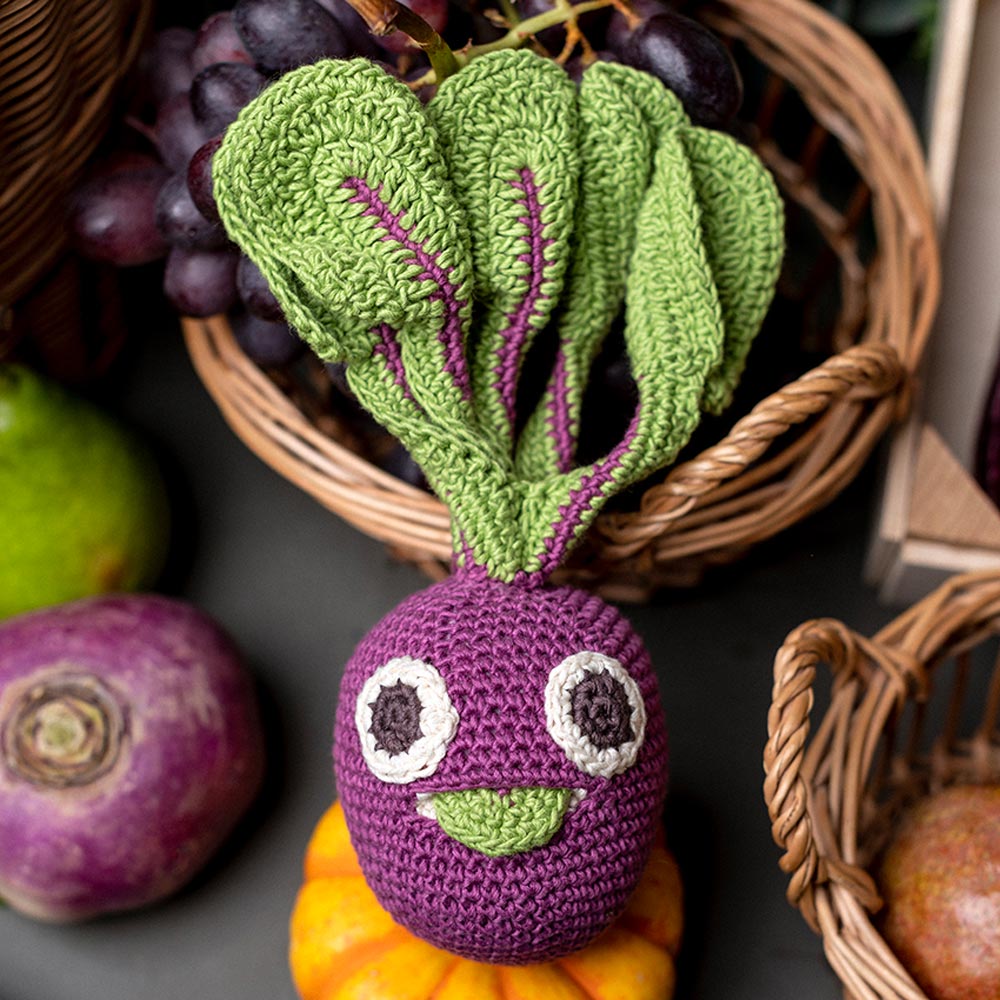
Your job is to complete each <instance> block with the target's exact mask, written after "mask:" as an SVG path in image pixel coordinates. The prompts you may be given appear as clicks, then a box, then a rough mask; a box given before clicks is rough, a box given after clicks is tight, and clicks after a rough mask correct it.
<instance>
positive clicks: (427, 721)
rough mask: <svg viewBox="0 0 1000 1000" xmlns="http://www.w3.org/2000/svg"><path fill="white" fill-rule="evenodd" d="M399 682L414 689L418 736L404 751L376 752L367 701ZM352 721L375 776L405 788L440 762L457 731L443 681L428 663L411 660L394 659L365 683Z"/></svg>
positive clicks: (372, 715) (432, 769) (407, 657)
mask: <svg viewBox="0 0 1000 1000" xmlns="http://www.w3.org/2000/svg"><path fill="white" fill-rule="evenodd" d="M400 681H402V683H403V684H407V685H409V686H410V687H413V688H416V691H417V697H418V698H419V699H420V732H421V734H422V735H421V736H420V737H419V738H418V739H417V740H415V741H414V742H413V743H412V744H411V745H410V747H409V749H407V750H404V751H402V752H401V753H397V754H390V753H389V751H388V750H386V749H384V748H378V749H376V743H377V742H378V740H377V739H376V738H375V736H374V734H373V733H372V732H371V728H372V720H373V718H374V713H373V711H372V707H371V706H372V703H373V702H375V700H376V699H377V698H378V696H379V693H380V692H381V690H382V688H383V687H392V686H393V685H395V684H397V683H399V682H400ZM354 721H355V724H356V725H357V727H358V735H359V736H360V737H361V754H362V756H363V757H364V758H365V763H366V764H367V765H368V768H369V770H370V771H371V772H372V774H374V775H375V777H376V778H380V779H381V780H382V781H386V782H389V783H391V784H394V785H405V784H408V783H409V782H411V781H416V780H417V779H418V778H428V777H430V776H431V775H432V774H433V773H434V772H435V771H436V770H437V766H438V764H440V763H441V760H442V759H443V758H444V755H445V752H446V751H447V749H448V744H449V743H451V741H452V738H453V737H454V735H455V730H456V729H457V728H458V712H456V711H455V707H454V705H452V703H451V698H449V697H448V689H447V687H445V683H444V678H443V677H442V676H441V675H440V674H439V673H438V672H437V670H436V669H435V668H434V667H432V666H431V665H430V664H429V663H425V662H424V661H423V660H417V659H414V658H413V657H412V656H398V657H396V658H395V659H392V660H389V662H388V663H385V664H383V665H382V666H381V667H379V668H378V670H376V671H375V673H373V674H372V675H371V677H369V678H368V680H366V681H365V683H364V685H363V687H362V688H361V693H360V694H359V695H358V700H357V704H356V706H355V711H354Z"/></svg>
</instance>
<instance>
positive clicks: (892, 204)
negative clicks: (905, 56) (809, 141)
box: [183, 0, 939, 598]
mask: <svg viewBox="0 0 1000 1000" xmlns="http://www.w3.org/2000/svg"><path fill="white" fill-rule="evenodd" d="M705 16H706V20H709V21H710V22H711V23H712V25H713V26H714V27H715V28H717V29H718V30H719V31H720V32H721V33H722V34H724V35H726V36H729V37H731V38H733V39H738V40H739V41H740V42H742V43H743V44H745V45H746V46H747V47H748V48H749V49H750V50H751V51H752V52H753V53H754V54H755V55H756V56H757V57H758V58H759V59H760V60H761V61H762V62H763V63H765V64H766V65H768V66H770V67H771V68H772V69H773V70H775V71H776V72H777V73H779V74H780V75H781V76H782V77H783V78H784V80H786V81H787V82H788V84H789V85H790V86H792V87H793V88H795V89H796V90H797V91H798V92H799V94H800V95H801V97H802V99H803V100H804V101H805V102H806V104H807V106H808V107H809V108H810V110H811V113H812V115H813V117H814V119H815V120H816V122H817V123H819V124H820V125H821V126H822V127H823V128H825V129H826V130H828V131H829V132H830V133H831V134H833V135H834V136H836V138H837V139H838V141H839V142H840V144H841V146H842V148H843V150H844V151H845V153H846V155H847V156H848V157H849V158H850V159H851V160H852V162H853V163H854V164H855V166H856V168H857V169H858V172H859V174H860V175H861V176H862V177H863V178H864V180H865V182H866V183H867V187H868V188H870V192H871V210H872V214H873V217H874V224H875V229H876V234H877V241H878V248H879V255H878V267H877V269H876V270H875V271H874V273H870V274H869V273H864V270H863V268H862V267H861V265H860V264H859V263H858V259H857V256H856V253H855V250H856V237H855V233H854V231H853V229H852V220H851V219H850V218H848V217H847V216H849V215H850V214H851V212H853V211H855V210H857V211H860V210H861V207H862V206H860V205H858V206H854V207H853V208H852V209H850V210H849V211H848V212H847V213H845V214H841V213H838V212H836V211H834V210H833V209H831V208H830V206H829V205H828V204H826V202H825V201H824V200H823V198H822V195H821V193H820V192H819V190H818V188H817V186H816V185H815V184H813V183H812V182H811V180H810V178H809V177H808V176H807V175H806V174H805V173H804V171H803V169H802V167H801V165H800V164H797V163H794V162H791V161H789V160H788V159H787V158H786V157H785V156H784V155H782V153H781V151H780V150H779V149H778V148H777V146H776V145H775V144H773V143H770V142H768V141H767V140H765V141H763V142H761V143H760V145H759V147H758V150H759V152H760V154H761V156H762V157H763V158H764V159H765V161H766V162H767V163H768V165H769V166H770V167H771V169H772V171H773V172H774V173H775V174H776V175H777V177H778V178H779V181H780V182H781V184H782V187H783V190H784V193H785V196H786V198H788V199H790V200H791V201H792V202H794V203H796V204H797V205H799V206H800V207H801V208H803V209H804V210H805V211H807V212H809V213H810V214H811V215H812V216H813V218H814V219H815V221H816V224H817V225H818V227H819V228H820V230H821V231H822V232H823V234H824V237H825V239H826V240H827V243H828V245H829V247H830V248H831V249H832V250H833V252H834V254H836V256H837V258H838V262H839V265H840V267H841V271H842V276H843V277H842V290H843V299H844V302H843V306H842V311H843V313H845V314H846V315H848V316H862V315H863V316H864V317H865V322H864V326H863V329H862V331H861V334H860V337H859V338H856V339H860V341H861V342H860V343H857V344H853V345H850V344H848V343H845V344H844V345H843V349H841V350H840V353H838V354H836V355H834V356H832V357H830V358H829V359H828V360H827V361H826V362H825V363H823V364H821V365H820V366H819V367H817V368H816V369H814V370H813V371H810V372H808V373H807V374H805V375H804V376H802V377H801V378H799V379H797V380H796V381H794V382H792V383H791V384H789V385H787V386H785V387H784V388H783V389H781V390H780V391H778V392H777V393H775V394H773V395H771V396H770V397H768V398H766V399H764V400H763V401H761V402H760V403H759V404H758V405H757V406H756V407H755V408H754V409H753V411H752V412H750V413H749V414H748V415H746V416H745V417H743V418H742V419H741V420H739V421H738V422H737V423H736V424H735V425H734V426H733V428H732V429H731V431H730V432H729V433H728V434H727V435H726V436H725V437H724V438H723V439H722V440H721V441H720V442H719V443H718V444H716V445H715V446H713V447H710V448H708V449H706V450H705V451H703V452H702V453H701V454H700V455H698V456H697V457H696V458H694V459H693V460H691V461H687V462H684V463H683V464H681V465H678V466H675V467H674V468H673V469H671V470H670V471H669V473H668V474H667V475H666V477H665V479H664V480H663V481H662V482H660V483H658V484H657V485H654V486H652V487H650V488H649V489H648V490H647V491H646V492H645V494H644V495H643V497H642V499H641V502H640V504H639V506H638V509H637V510H635V511H630V512H627V513H617V514H614V515H610V514H608V515H603V516H601V517H600V518H598V520H597V522H596V525H595V527H594V529H593V530H592V532H591V535H590V539H589V541H590V543H591V544H590V546H589V548H590V553H589V554H588V558H589V559H590V562H589V563H588V565H587V566H586V567H583V568H581V569H580V570H579V577H580V580H581V582H587V583H588V584H591V585H593V584H594V582H595V581H596V583H598V584H600V582H601V581H602V579H607V578H609V577H613V576H614V575H615V574H616V573H617V575H618V577H619V580H622V579H624V580H626V581H634V582H635V585H634V586H632V585H631V584H630V583H626V584H625V585H624V586H623V587H620V588H619V590H618V591H617V592H615V593H613V596H622V597H626V598H628V597H636V598H641V597H643V596H646V595H647V593H648V590H647V589H646V587H645V586H644V584H645V583H648V582H652V584H653V585H654V586H655V585H656V584H658V583H659V584H662V583H663V582H664V573H666V574H667V581H668V582H669V567H671V566H683V565H684V564H685V563H687V564H690V565H692V566H694V567H695V570H694V576H697V575H700V569H701V568H702V567H703V566H704V565H707V564H710V563H713V562H723V561H728V560H729V559H732V558H735V557H738V556H739V555H740V554H741V553H742V552H743V551H745V550H746V549H747V548H748V547H749V546H751V545H752V544H754V543H756V542H758V541H760V540H762V539H764V538H767V537H769V536H771V535H773V534H775V533H776V532H778V531H781V530H782V529H784V528H785V527H787V526H788V525H790V524H793V523H794V522H796V521H798V520H800V519H801V518H802V517H804V516H805V515H806V514H808V513H810V512H812V511H813V510H815V509H817V508H818V507H820V506H822V505H823V504H825V503H826V502H828V501H829V500H830V499H832V497H833V496H835V495H836V494H837V493H838V492H839V491H840V489H842V488H843V487H844V486H845V485H846V484H847V483H848V482H850V481H851V479H852V478H853V477H854V476H855V475H856V473H857V472H858V470H859V469H860V467H861V466H862V464H863V463H864V461H865V459H866V458H867V457H868V455H869V454H870V452H871V450H872V448H873V447H874V445H875V443H876V442H877V441H878V440H879V438H880V437H881V436H882V435H883V434H884V432H885V431H886V429H887V428H888V427H889V426H890V424H891V423H892V422H893V421H894V420H895V419H897V418H898V417H899V415H900V414H901V412H902V411H903V410H905V408H906V405H907V400H908V395H909V392H908V385H909V378H908V377H909V375H910V374H912V372H913V371H914V370H915V368H916V366H917V363H918V361H919V359H920V356H921V354H922V351H923V347H924V343H925V340H926V337H927V332H928V329H929V325H930V322H931V319H932V317H933V313H934V310H935V308H936V305H937V297H938V286H939V273H938V272H939V264H938V253H937V242H936V238H935V233H934V226H933V221H932V215H931V208H930V197H929V194H928V189H927V183H926V178H925V174H924V166H923V158H922V153H921V149H920V146H919V143H918V140H917V137H916V134H915V132H914V130H913V127H912V123H911V122H910V120H909V118H908V116H907V113H906V111H905V109H904V107H903V104H902V102H901V100H900V98H899V95H898V93H897V91H896V89H895V85H894V84H893V82H892V80H891V78H890V77H889V75H888V73H887V71H886V70H885V68H884V67H883V66H882V64H881V63H879V62H878V60H877V59H876V57H875V56H874V55H873V53H872V52H871V51H870V50H869V49H868V48H867V46H866V45H865V44H864V43H863V42H862V41H861V40H860V39H859V38H858V37H857V36H856V35H855V34H854V33H853V32H851V31H850V30H849V29H848V28H846V27H845V26H844V25H843V24H841V23H840V22H838V21H836V20H834V19H833V18H832V17H830V16H829V15H827V14H826V13H825V12H823V11H822V10H820V9H819V8H817V7H815V6H814V5H813V4H811V3H809V2H807V0H728V2H725V3H721V4H718V5H716V6H714V7H713V8H711V10H710V11H709V12H708V13H706V15H705ZM859 269H860V273H859ZM183 325H184V333H185V338H186V342H187V346H188V349H189V352H190V354H191V357H192V360H193V362H194V365H195V367H196V369H197V371H198V373H199V375H200V377H201V379H202V380H203V381H204V383H205V385H206V387H207V388H208V390H209V392H210V393H211V394H212V396H213V397H214V398H215V400H216V402H217V403H218V405H219V407H220V408H221V410H222V412H223V414H224V415H225V418H226V419H227V420H228V422H229V423H230V424H231V425H232V427H233V429H234V430H235V431H236V433H237V434H238V435H239V436H240V437H241V438H242V439H243V440H244V442H245V443H246V444H248V445H249V446H250V447H251V448H252V449H253V450H254V451H255V452H256V453H257V454H258V455H260V457H261V458H263V460H264V461H265V462H267V463H268V464H269V465H271V466H272V467H273V468H275V469H276V470H277V471H279V472H280V473H281V474H282V475H284V476H286V477H287V478H289V479H290V480H292V481H293V482H295V483H296V484H298V485H299V486H300V487H301V488H303V489H305V490H306V491H307V492H309V493H310V494H312V495H313V496H314V497H315V498H316V499H317V500H319V501H320V502H321V503H323V504H324V505H325V506H327V507H328V508H329V509H331V510H333V511H335V512H336V513H337V514H339V515H340V516H341V517H343V518H344V519H345V520H347V521H349V522H350V523H351V524H353V525H355V526H356V527H358V528H360V529H361V530H362V531H364V532H366V533H368V534H369V535H372V536H373V537H375V538H378V539H381V540H383V541H385V542H387V543H389V544H390V545H393V546H395V547H397V549H399V550H401V552H402V553H403V554H405V555H406V557H407V558H409V559H411V560H412V561H414V562H417V563H418V564H420V565H422V566H423V567H424V568H425V569H426V570H427V571H428V572H430V573H431V574H432V575H440V573H442V572H444V569H443V567H444V566H446V565H447V561H448V560H449V557H450V554H451V539H450V533H449V527H448V524H449V520H448V512H447V510H446V509H445V507H444V506H443V505H442V504H441V503H440V502H439V501H438V500H436V499H435V498H432V497H428V496H427V495H426V494H424V493H422V492H421V491H419V490H416V489H413V488H411V487H409V486H407V485H406V484H404V483H401V482H399V481H398V480H396V479H395V478H393V477H392V476H389V475H387V474H385V473H383V472H381V471H380V470H379V469H377V468H375V467H374V466H373V465H372V464H371V463H369V462H367V461H365V460H364V459H362V458H359V457H358V456H357V455H355V454H353V453H351V452H350V451H349V450H348V449H346V448H344V447H342V446H340V445H338V444H337V443H336V442H335V441H332V440H331V439H330V438H328V437H327V436H325V435H324V434H322V433H321V432H320V431H318V430H317V429H316V427H314V426H313V425H312V424H311V423H310V422H309V421H308V420H307V418H306V417H305V416H304V415H303V414H302V413H301V412H299V410H298V409H297V408H296V407H295V405H294V404H293V403H291V402H290V401H289V400H288V399H287V398H286V397H285V396H284V395H283V394H282V393H281V391H280V390H279V389H278V388H277V387H276V386H275V385H274V383H273V382H272V381H271V380H270V379H269V378H267V377H266V376H265V375H263V374H262V373H261V372H259V371H258V370H257V369H256V367H255V366H254V365H252V364H251V363H249V362H248V361H247V360H246V359H245V358H244V357H243V355H242V353H241V352H240V350H239V349H238V347H237V346H236V345H235V343H234V341H233V339H232V336H231V333H230V331H229V329H228V325H227V323H226V321H225V319H224V318H221V317H215V318H212V319H209V320H192V319H186V320H184V324H183ZM800 424H808V426H807V427H806V429H805V430H804V432H803V433H801V434H799V435H798V436H795V437H794V440H793V441H791V443H789V444H788V445H787V446H786V447H785V448H784V449H783V450H780V451H779V450H777V449H776V448H775V442H776V440H777V439H779V438H780V437H781V435H782V434H784V433H785V432H786V431H787V430H788V429H789V428H791V427H795V426H797V425H800ZM765 452H767V453H768V454H767V455H766V456H765ZM762 456H765V457H764V460H763V461H761V462H759V463H757V460H758V459H760V458H761V457H762ZM755 463H757V464H755ZM682 576H683V572H682ZM681 582H683V580H682V581H681ZM596 589H603V590H604V591H605V592H606V593H612V590H611V586H605V587H601V586H598V587H597V588H596Z"/></svg>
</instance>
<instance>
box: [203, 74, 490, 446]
mask: <svg viewBox="0 0 1000 1000" xmlns="http://www.w3.org/2000/svg"><path fill="white" fill-rule="evenodd" d="M213 174H214V177H215V196H216V201H217V203H218V206H219V212H220V215H221V216H222V219H223V222H224V224H225V226H226V229H227V230H228V232H229V234H230V236H231V237H232V238H233V239H234V240H235V241H236V242H237V243H238V244H239V245H240V246H241V247H242V248H243V250H244V251H245V252H246V253H247V255H248V256H249V257H251V259H253V260H254V261H255V262H256V263H257V265H258V266H259V267H260V269H261V271H262V272H263V274H264V276H265V277H266V278H267V280H268V283H269V284H270V286H271V288H272V290H273V291H274V293H275V296H276V297H277V299H278V301H279V302H280V303H281V306H282V308H283V309H284V311H285V315H286V316H287V317H288V320H289V322H290V323H291V324H292V325H293V326H294V328H295V329H296V330H297V331H298V333H299V334H300V336H302V337H303V339H305V340H306V341H307V342H308V343H309V344H310V345H311V346H312V347H313V349H314V350H315V351H316V353H317V354H318V355H319V356H320V357H322V358H324V359H325V360H343V361H347V362H348V371H349V378H350V379H351V381H352V384H354V385H355V387H356V389H357V391H358V392H359V393H360V394H361V397H362V402H363V403H364V404H365V406H366V407H368V408H369V409H370V410H371V411H372V413H374V415H375V416H376V417H377V418H378V419H379V420H381V421H382V422H384V423H385V424H386V426H388V427H389V428H390V429H391V430H392V431H393V432H394V433H397V434H400V435H402V434H403V433H409V432H410V431H411V430H412V426H411V424H412V421H413V420H414V419H415V417H416V415H417V414H418V413H419V412H420V411H424V412H426V413H427V414H428V415H429V416H430V417H431V418H432V419H433V420H434V421H436V422H438V423H439V424H440V426H441V427H442V428H447V429H448V431H449V433H452V434H459V435H460V436H462V437H463V438H471V437H472V436H473V432H474V416H473V410H472V405H471V394H470V393H471V389H470V384H469V375H468V369H467V366H466V362H465V337H466V335H467V327H468V323H469V318H470V315H471V267H470V259H469V252H468V245H467V239H466V236H465V232H464V230H463V229H462V227H461V213H460V211H459V209H458V206H457V205H456V203H455V201H454V198H453V197H452V194H451V189H450V186H449V184H448V179H447V176H446V173H445V169H444V164H443V161H442V159H441V155H440V145H439V143H438V140H437V134H436V132H435V131H434V129H433V128H431V127H430V126H429V124H428V122H427V120H426V117H425V116H424V113H423V109H422V107H421V105H420V103H419V101H418V100H417V99H416V98H415V97H414V96H413V94H411V93H410V91H409V90H408V89H407V88H406V87H405V86H404V85H403V84H401V83H399V82H398V81H396V80H394V79H392V78H391V77H389V76H388V75H387V74H386V73H385V72H384V71H383V70H381V69H380V68H379V67H377V66H375V65H373V64H372V63H370V62H368V61H366V60H361V59H357V60H352V61H349V62H342V61H334V60H330V61H326V62H320V63H316V64H314V65H311V66H305V67H302V68H300V69H298V70H295V71H293V72H291V73H288V74H286V75H285V76H284V77H282V78H281V79H280V80H278V81H277V82H275V83H273V84H272V85H271V86H270V87H268V88H267V89H266V90H265V91H264V92H263V93H262V94H261V95H260V96H259V97H258V98H257V99H255V100H254V101H253V102H252V103H251V104H250V105H249V106H248V107H247V108H245V109H244V111H243V112H242V113H241V115H240V117H239V118H238V120H237V121H236V122H235V123H234V124H233V125H231V126H230V128H229V129H228V130H227V132H226V136H225V140H224V141H223V144H222V146H221V148H220V149H219V151H218V153H217V154H216V157H215V160H214V163H213ZM401 421H402V422H401Z"/></svg>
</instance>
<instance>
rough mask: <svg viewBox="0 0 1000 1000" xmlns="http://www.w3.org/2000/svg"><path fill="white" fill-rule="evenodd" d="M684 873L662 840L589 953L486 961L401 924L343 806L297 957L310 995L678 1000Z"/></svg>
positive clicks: (299, 977) (315, 852)
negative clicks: (363, 859)
mask: <svg viewBox="0 0 1000 1000" xmlns="http://www.w3.org/2000/svg"><path fill="white" fill-rule="evenodd" d="M682 902H683V900H682V889H681V879H680V873H679V871H678V869H677V864H676V862H675V861H674V859H673V857H672V856H671V855H670V853H669V852H668V851H667V849H666V847H665V845H664V843H663V841H662V837H661V838H660V839H659V840H658V841H657V843H656V844H655V846H654V847H653V853H652V855H651V857H650V859H649V862H648V864H647V865H646V870H645V871H644V873H643V876H642V879H641V881H640V882H639V887H638V888H637V889H636V891H635V893H634V895H633V896H632V899H631V901H630V902H629V904H628V906H627V907H626V909H625V912H624V913H623V914H622V915H621V917H619V918H618V920H617V921H616V922H615V923H614V924H612V926H611V927H610V928H608V930H606V931H605V932H604V933H603V934H602V935H601V936H600V937H598V938H597V939H596V940H595V941H594V942H593V943H592V944H590V945H589V946H588V947H587V948H585V949H584V950H583V951H578V952H576V953H575V954H572V955H567V956H566V957H565V958H561V959H558V960H557V961H554V962H545V963H542V964H539V965H520V966H500V965H486V964H484V963H482V962H473V961H470V960H468V959H464V958H459V957H458V956H456V955H452V954H450V953H449V952H446V951H441V950H440V949H438V948H435V947H434V946H433V945H430V944H427V943H426V942H425V941H421V940H420V939H419V938H417V937H414V936H413V935H412V934H410V932H409V931H407V930H405V929H404V928H402V927H400V926H399V925H398V924H396V923H394V922H393V920H392V918H391V917H390V916H389V914H388V913H386V912H385V910H383V909H382V907H381V906H380V905H379V903H378V900H376V898H375V895H374V893H372V891H371V890H370V889H369V888H368V886H367V884H366V883H365V880H364V876H363V875H362V874H361V868H360V867H359V865H358V861H357V858H356V857H355V854H354V850H353V848H352V847H351V841H350V838H349V836H348V832H347V824H346V823H345V822H344V813H343V810H342V809H341V808H340V804H339V803H337V804H335V805H333V806H331V807H330V809H328V810H327V812H326V814H325V815H324V816H323V818H322V819H321V820H320V821H319V824H318V825H317V826H316V830H315V831H314V833H313V835H312V839H311V840H310V841H309V847H308V849H307V851H306V859H305V882H304V884H303V886H302V888H301V890H300V891H299V895H298V899H297V900H296V903H295V910H294V912H293V913H292V921H291V947H290V951H289V959H290V964H291V968H292V977H293V979H294V980H295V985H296V988H297V989H298V991H299V994H300V996H301V997H302V1000H362V998H363V1000H430V998H432V997H433V998H434V1000H473V998H474V1000H541V998H545V1000H669V998H670V997H671V996H672V995H673V992H674V980H675V970H674V958H675V957H676V955H677V950H678V948H679V946H680V940H681V930H682V926H683V908H682Z"/></svg>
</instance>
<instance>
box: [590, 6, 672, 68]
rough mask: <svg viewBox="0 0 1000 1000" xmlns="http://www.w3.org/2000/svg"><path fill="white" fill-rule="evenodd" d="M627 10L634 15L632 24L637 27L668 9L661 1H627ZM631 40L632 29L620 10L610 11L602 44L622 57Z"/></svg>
mask: <svg viewBox="0 0 1000 1000" xmlns="http://www.w3.org/2000/svg"><path fill="white" fill-rule="evenodd" d="M628 6H629V9H630V10H631V11H632V13H633V14H634V15H635V17H636V20H635V21H633V22H632V23H633V24H635V25H636V26H638V24H639V23H640V22H642V21H648V20H649V19H650V18H651V17H656V15H657V14H663V13H664V12H666V11H667V10H669V9H670V8H669V7H668V5H667V4H665V3H662V2H661V0H629V4H628ZM631 38H632V28H631V27H629V22H628V20H626V18H625V15H624V14H622V12H621V11H620V10H617V9H612V12H611V17H610V18H608V27H607V30H606V31H605V33H604V44H605V45H607V47H608V48H609V49H611V51H612V52H617V53H618V54H619V55H623V54H624V53H625V52H626V49H627V46H628V44H629V43H630V41H631Z"/></svg>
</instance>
